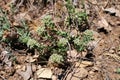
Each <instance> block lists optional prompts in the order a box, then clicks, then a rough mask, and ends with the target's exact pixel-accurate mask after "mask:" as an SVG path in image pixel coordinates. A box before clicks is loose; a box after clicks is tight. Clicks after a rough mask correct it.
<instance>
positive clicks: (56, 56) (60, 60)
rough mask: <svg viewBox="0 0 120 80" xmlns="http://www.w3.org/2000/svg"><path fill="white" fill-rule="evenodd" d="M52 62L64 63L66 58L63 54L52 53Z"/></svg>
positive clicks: (50, 59)
mask: <svg viewBox="0 0 120 80" xmlns="http://www.w3.org/2000/svg"><path fill="white" fill-rule="evenodd" d="M49 61H50V62H51V63H57V64H62V63H63V62H64V58H63V56H62V55H59V54H52V55H51V56H50V58H49Z"/></svg>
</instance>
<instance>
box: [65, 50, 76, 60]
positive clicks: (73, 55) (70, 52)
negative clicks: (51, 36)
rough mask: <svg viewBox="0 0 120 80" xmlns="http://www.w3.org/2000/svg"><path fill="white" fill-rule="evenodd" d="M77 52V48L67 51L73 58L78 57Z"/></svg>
mask: <svg viewBox="0 0 120 80" xmlns="http://www.w3.org/2000/svg"><path fill="white" fill-rule="evenodd" d="M77 54H78V52H77V51H76V50H71V51H67V55H68V56H69V57H72V58H75V57H77Z"/></svg>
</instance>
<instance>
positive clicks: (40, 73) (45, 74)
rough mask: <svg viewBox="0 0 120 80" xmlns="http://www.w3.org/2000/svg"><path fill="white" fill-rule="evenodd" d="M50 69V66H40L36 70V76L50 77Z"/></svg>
mask: <svg viewBox="0 0 120 80" xmlns="http://www.w3.org/2000/svg"><path fill="white" fill-rule="evenodd" d="M52 74H53V73H52V71H51V69H50V68H41V69H39V70H38V71H37V76H38V78H46V79H51V78H52Z"/></svg>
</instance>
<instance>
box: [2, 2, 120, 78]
mask: <svg viewBox="0 0 120 80" xmlns="http://www.w3.org/2000/svg"><path fill="white" fill-rule="evenodd" d="M4 1H6V2H4ZM11 1H14V0H8V1H7V0H3V1H2V0H0V7H2V8H3V9H5V10H8V11H9V10H10V7H8V4H9V3H10V2H11ZM20 1H22V0H20ZM26 1H27V0H26ZM31 1H32V0H31ZM33 1H34V0H33ZM38 1H39V0H38ZM18 3H19V2H18ZM84 4H85V9H86V11H87V12H88V23H89V26H90V28H89V29H90V30H92V31H93V37H94V39H95V40H94V41H93V42H91V43H90V45H88V46H90V47H91V44H92V45H93V44H94V49H93V50H91V51H89V50H88V51H87V50H85V51H83V52H81V54H82V56H81V57H82V60H79V61H80V62H76V61H74V62H71V64H67V63H66V65H64V66H62V67H60V68H59V67H54V66H51V65H49V64H46V63H44V62H42V61H40V60H39V59H38V55H37V51H36V52H35V53H36V54H32V51H30V53H31V54H29V52H26V51H25V50H19V47H20V45H18V46H14V47H13V48H11V47H9V46H7V45H6V44H5V43H4V42H1V44H0V80H120V0H102V1H101V0H85V3H84ZM17 5H19V4H17ZM25 5H28V4H25ZM29 6H31V4H29ZM38 6H39V5H38ZM36 8H37V6H36V7H35V6H31V11H29V12H27V14H29V15H30V17H31V18H29V17H27V16H26V18H27V19H32V20H33V22H35V21H37V20H38V19H40V18H41V17H42V16H44V15H45V14H47V12H52V9H53V7H52V5H51V4H50V3H48V4H47V5H46V7H43V8H40V9H39V10H38V11H37V9H36ZM19 9H20V12H17V13H16V14H15V15H11V14H9V15H8V17H9V19H10V18H11V16H17V15H20V13H22V12H25V11H28V8H24V6H23V5H22V6H19ZM32 20H31V21H32ZM11 21H13V23H14V22H17V21H16V20H14V19H11ZM35 24H36V23H35ZM15 25H16V24H15ZM33 25H34V24H33ZM32 29H34V28H32ZM16 47H18V48H17V50H15V48H16ZM6 49H8V50H10V51H11V53H12V54H13V55H14V56H15V59H16V60H15V61H14V60H13V59H10V60H8V61H9V63H7V65H6V64H5V63H3V56H4V55H3V54H2V52H4V53H6V52H5V51H6ZM68 65H69V66H68ZM66 66H67V67H66ZM41 68H50V69H51V70H52V73H53V75H52V77H51V78H46V77H43V76H42V77H43V78H39V77H38V74H37V73H38V72H39V70H40V69H41ZM118 69H119V72H118ZM49 73H50V71H49V70H48V71H46V72H45V73H44V74H43V75H47V74H48V76H50V75H51V74H49Z"/></svg>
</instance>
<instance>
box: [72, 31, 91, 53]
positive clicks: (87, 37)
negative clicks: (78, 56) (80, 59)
mask: <svg viewBox="0 0 120 80" xmlns="http://www.w3.org/2000/svg"><path fill="white" fill-rule="evenodd" d="M92 36H93V33H92V31H91V30H86V31H85V32H84V33H83V34H82V36H81V37H78V38H75V39H74V40H73V42H74V45H75V48H76V49H77V50H78V51H83V50H84V49H85V48H86V45H87V44H88V42H90V41H91V40H93V37H92Z"/></svg>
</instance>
